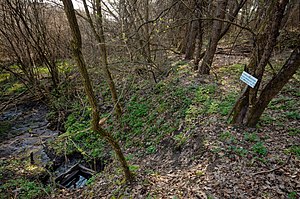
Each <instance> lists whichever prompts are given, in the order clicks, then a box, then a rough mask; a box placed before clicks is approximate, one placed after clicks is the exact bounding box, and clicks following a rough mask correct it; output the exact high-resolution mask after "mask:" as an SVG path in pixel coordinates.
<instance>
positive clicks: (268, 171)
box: [252, 155, 292, 176]
mask: <svg viewBox="0 0 300 199" xmlns="http://www.w3.org/2000/svg"><path fill="white" fill-rule="evenodd" d="M291 157H292V155H290V156H289V157H288V159H287V161H286V162H285V163H284V164H283V165H281V166H279V167H276V168H274V169H270V170H267V171H260V172H257V173H254V174H252V176H256V175H259V174H264V173H271V172H273V171H276V170H278V169H281V168H282V167H284V166H285V165H287V164H288V163H289V161H290V160H291Z"/></svg>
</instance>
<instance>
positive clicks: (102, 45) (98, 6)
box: [83, 0, 122, 118]
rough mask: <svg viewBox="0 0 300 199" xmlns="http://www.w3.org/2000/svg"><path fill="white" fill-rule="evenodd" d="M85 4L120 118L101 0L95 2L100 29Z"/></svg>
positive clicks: (120, 112) (117, 114) (120, 110)
mask: <svg viewBox="0 0 300 199" xmlns="http://www.w3.org/2000/svg"><path fill="white" fill-rule="evenodd" d="M83 5H84V8H85V12H86V15H87V20H88V22H89V24H90V26H91V29H92V31H93V34H94V36H95V37H96V40H97V42H98V43H99V47H100V61H101V64H102V66H103V70H104V75H105V79H106V82H107V84H108V86H109V89H110V93H111V96H112V101H113V104H114V109H115V112H116V116H117V117H118V118H120V117H121V115H122V109H121V106H120V103H119V101H118V95H117V91H116V86H115V82H114V80H113V78H112V75H111V73H110V70H109V67H108V61H107V49H106V43H105V36H104V30H103V19H102V10H101V0H96V2H95V9H96V16H97V20H96V22H97V27H98V31H99V32H98V31H97V30H96V27H95V25H94V23H93V21H92V18H91V16H90V12H89V9H88V5H87V3H86V0H83Z"/></svg>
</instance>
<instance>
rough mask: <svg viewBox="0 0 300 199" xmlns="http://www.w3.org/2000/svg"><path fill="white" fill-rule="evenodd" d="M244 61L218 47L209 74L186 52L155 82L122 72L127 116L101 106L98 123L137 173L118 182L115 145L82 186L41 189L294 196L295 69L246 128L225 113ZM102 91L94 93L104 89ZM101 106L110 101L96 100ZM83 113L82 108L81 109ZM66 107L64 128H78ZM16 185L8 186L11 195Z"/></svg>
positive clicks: (62, 194)
mask: <svg viewBox="0 0 300 199" xmlns="http://www.w3.org/2000/svg"><path fill="white" fill-rule="evenodd" d="M176 59H177V60H178V59H179V58H178V57H177V58H176ZM275 61H276V63H278V62H279V63H280V64H281V61H280V60H274V62H275ZM244 63H247V59H245V58H244V57H241V56H226V55H217V57H216V59H215V62H214V67H213V68H214V70H213V74H212V75H211V76H209V77H207V76H206V77H204V76H199V75H198V74H197V73H196V72H193V71H192V66H191V65H190V64H189V63H188V62H185V61H176V62H175V63H174V64H173V70H172V72H171V73H170V74H169V76H168V77H166V78H165V79H163V80H161V81H160V82H159V83H157V84H155V83H153V82H151V80H141V79H134V78H133V79H131V83H128V82H125V83H124V82H119V87H122V85H125V86H124V89H123V90H122V93H123V99H122V100H123V101H126V104H125V108H124V116H123V119H122V120H121V124H116V121H114V120H113V118H111V117H110V116H109V115H107V114H104V115H103V117H108V118H109V119H108V120H107V122H106V123H105V124H104V127H105V128H106V129H108V130H109V131H110V132H112V133H114V136H115V137H116V138H118V139H119V140H120V143H121V146H122V148H123V150H124V153H125V155H126V159H127V160H128V162H129V164H130V169H131V171H132V172H133V173H134V176H135V180H134V181H133V182H132V183H131V184H127V183H125V181H124V178H123V175H122V171H121V168H120V166H119V164H118V162H117V161H116V160H115V158H114V155H112V161H109V163H107V165H106V166H105V168H104V171H102V172H101V173H98V174H97V175H96V176H94V177H92V179H91V180H89V183H88V185H87V186H86V187H84V188H80V189H75V190H69V189H62V190H59V191H58V192H57V191H53V189H52V191H49V192H48V196H47V194H46V195H45V196H44V197H45V198H201V199H202V198H211V199H213V198H215V199H217V198H289V199H296V198H300V144H299V143H300V131H299V129H300V122H299V121H300V112H299V110H300V109H299V107H300V100H299V99H300V76H299V72H298V73H297V74H296V75H295V76H294V77H293V79H291V80H290V81H289V83H288V84H287V85H286V86H285V87H284V89H283V90H282V91H281V92H280V94H279V95H278V96H277V97H276V98H275V99H273V100H272V102H271V103H270V105H269V107H268V109H267V110H266V111H265V113H264V114H263V116H262V118H261V120H260V122H259V124H258V125H257V127H256V128H245V127H241V126H233V125H231V124H230V123H229V121H228V120H227V116H228V114H229V112H230V110H231V107H232V106H233V104H234V102H235V99H236V98H237V97H238V94H239V92H240V91H241V90H242V88H243V87H244V86H245V85H244V83H242V82H241V81H240V80H239V76H240V75H241V73H242V71H243V64H244ZM280 64H279V65H278V66H280ZM275 70H278V68H275ZM271 73H272V71H271V70H269V75H270V74H271ZM266 79H268V78H266ZM122 88H123V87H122ZM105 92H107V91H106V90H105ZM106 95H107V94H106V93H102V94H101V96H100V97H101V98H104V99H105V98H108V99H109V95H108V96H106ZM82 104H83V105H84V104H85V103H82ZM101 108H102V110H106V109H109V105H107V104H105V103H103V104H102V105H101ZM78 109H80V108H78ZM88 113H89V112H88V111H87V110H85V111H82V109H81V115H82V118H84V117H85V114H88ZM71 116H72V115H71ZM71 116H70V115H69V117H68V119H67V122H66V123H67V127H66V131H67V132H66V134H67V136H69V134H70V132H74V131H75V130H76V129H78V128H79V124H77V123H76V125H74V124H75V123H74V122H73V123H72V122H71V121H73V120H74V118H73V120H72V117H73V116H72V117H71ZM79 122H80V124H82V123H84V124H89V123H85V120H80V121H79ZM70 123H72V124H70ZM68 125H69V126H68ZM80 128H81V129H84V128H86V126H83V127H82V126H80ZM65 137H66V136H62V138H58V144H53V145H55V146H54V148H55V147H60V146H61V145H59V143H65V142H62V139H64V138H65ZM68 139H69V140H68V141H72V142H75V143H77V145H76V147H75V149H73V150H80V151H82V150H84V151H85V152H86V153H88V154H89V155H90V156H92V155H94V154H96V156H97V155H99V154H98V151H95V150H94V148H95V147H96V146H98V145H96V144H95V145H94V144H93V143H94V142H93V139H94V138H88V139H87V134H86V132H79V133H76V134H75V135H71V136H69V137H68ZM95 141H97V144H99V143H98V140H97V139H96V140H95ZM87 143H88V144H87ZM95 143H96V142H95ZM78 146H80V147H78ZM101 146H102V145H101ZM73 148H74V147H73ZM92 148H93V149H92ZM105 150H109V149H107V147H104V151H105ZM4 168H5V167H3V166H1V167H0V171H1V169H4ZM2 171H3V170H2ZM0 177H1V175H0ZM0 179H1V178H0ZM0 185H1V184H0ZM27 186H28V185H27ZM20 189H22V188H21V187H20V188H19V189H18V187H17V186H14V190H12V191H14V192H13V193H14V194H15V196H18V190H19V191H20ZM16 190H17V191H16ZM47 190H49V189H48V188H47ZM45 192H46V191H45ZM25 198H26V197H25Z"/></svg>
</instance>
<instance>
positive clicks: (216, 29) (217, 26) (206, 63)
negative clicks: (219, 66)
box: [199, 0, 228, 75]
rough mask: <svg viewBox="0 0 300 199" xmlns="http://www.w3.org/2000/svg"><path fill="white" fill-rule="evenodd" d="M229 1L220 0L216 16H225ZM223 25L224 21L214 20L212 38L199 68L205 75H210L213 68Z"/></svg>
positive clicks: (220, 17)
mask: <svg viewBox="0 0 300 199" xmlns="http://www.w3.org/2000/svg"><path fill="white" fill-rule="evenodd" d="M227 2H228V1H227V0H218V3H217V10H216V14H215V17H216V18H218V19H224V18H225V11H226V6H227ZM222 25H223V22H222V21H219V20H215V21H214V22H213V28H212V33H211V38H210V40H209V45H208V48H207V50H206V53H205V56H204V58H203V61H202V63H201V66H200V68H199V73H200V74H202V75H204V74H207V75H208V74H209V73H210V68H211V65H212V62H213V58H214V55H215V52H216V49H217V45H218V42H219V37H220V33H221V31H222Z"/></svg>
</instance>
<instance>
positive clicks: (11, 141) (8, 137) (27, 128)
mask: <svg viewBox="0 0 300 199" xmlns="http://www.w3.org/2000/svg"><path fill="white" fill-rule="evenodd" d="M47 112H48V108H47V106H46V105H45V104H43V103H42V102H25V103H23V104H20V105H16V106H15V107H11V108H9V109H7V110H5V111H4V112H3V113H1V115H0V121H2V122H7V123H8V125H9V126H10V128H7V129H5V131H4V132H2V134H3V135H2V137H1V141H0V157H1V158H10V157H26V156H28V157H29V156H30V153H33V155H34V157H39V158H40V162H41V163H43V164H46V163H47V162H49V161H50V160H49V157H48V156H47V154H46V153H45V151H44V149H43V148H44V144H45V143H46V142H47V141H49V140H52V139H54V138H55V137H56V136H57V135H58V134H59V132H58V131H52V130H50V129H48V128H47V125H48V124H49V122H48V121H47V120H46V115H47Z"/></svg>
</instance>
